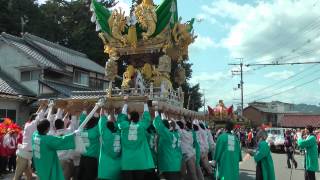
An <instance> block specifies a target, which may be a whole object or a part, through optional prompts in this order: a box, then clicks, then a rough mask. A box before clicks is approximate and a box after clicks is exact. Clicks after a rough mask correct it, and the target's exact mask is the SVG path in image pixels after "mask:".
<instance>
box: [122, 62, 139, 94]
mask: <svg viewBox="0 0 320 180" xmlns="http://www.w3.org/2000/svg"><path fill="white" fill-rule="evenodd" d="M135 71H136V70H135V68H134V67H133V66H132V65H129V66H128V67H127V69H126V71H125V72H124V73H123V80H122V85H121V87H122V88H124V89H128V88H132V87H133V86H134V82H133V79H134V76H135Z"/></svg>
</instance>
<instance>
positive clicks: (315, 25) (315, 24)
mask: <svg viewBox="0 0 320 180" xmlns="http://www.w3.org/2000/svg"><path fill="white" fill-rule="evenodd" d="M319 27H320V17H318V18H317V19H316V20H315V21H313V22H312V23H311V24H308V23H307V24H306V25H305V26H304V28H302V29H301V30H300V31H297V32H295V34H297V33H299V34H300V35H301V36H302V35H307V34H310V33H311V32H312V31H314V30H317V31H318V28H319ZM284 31H285V30H284ZM290 36H291V38H290ZM279 37H281V34H278V35H277V36H276V37H274V38H273V39H278V38H279ZM281 39H283V40H282V41H279V42H278V43H276V45H274V46H271V47H269V48H268V49H267V50H266V49H265V50H264V51H262V53H261V52H260V53H255V54H256V55H255V56H251V57H249V58H248V59H256V58H257V57H258V54H260V55H264V54H267V53H268V52H270V51H272V49H276V48H277V47H283V46H284V45H285V44H286V43H287V42H288V41H287V39H296V38H294V37H293V35H286V36H285V38H284V37H283V36H282V38H281ZM280 49H281V48H277V50H276V52H277V51H279V50H280Z"/></svg>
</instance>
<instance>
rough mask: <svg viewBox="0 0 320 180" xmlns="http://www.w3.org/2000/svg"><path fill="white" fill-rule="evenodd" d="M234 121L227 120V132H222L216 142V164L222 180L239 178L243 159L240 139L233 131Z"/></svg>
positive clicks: (218, 174)
mask: <svg viewBox="0 0 320 180" xmlns="http://www.w3.org/2000/svg"><path fill="white" fill-rule="evenodd" d="M233 126H234V125H233V123H232V122H231V121H227V123H226V132H225V133H222V134H221V135H220V136H219V138H218V140H217V144H216V149H215V153H214V157H213V160H214V164H215V166H216V168H217V173H216V174H217V176H218V177H219V178H220V180H238V179H239V162H240V161H241V160H242V155H241V150H240V143H239V139H238V138H237V137H236V136H235V135H233V134H232V133H231V130H232V129H233Z"/></svg>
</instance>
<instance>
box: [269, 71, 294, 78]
mask: <svg viewBox="0 0 320 180" xmlns="http://www.w3.org/2000/svg"><path fill="white" fill-rule="evenodd" d="M294 74H295V73H294V72H293V71H288V70H284V71H278V72H270V73H267V74H265V75H264V77H266V78H272V79H275V80H281V79H287V78H289V77H290V76H292V75H294Z"/></svg>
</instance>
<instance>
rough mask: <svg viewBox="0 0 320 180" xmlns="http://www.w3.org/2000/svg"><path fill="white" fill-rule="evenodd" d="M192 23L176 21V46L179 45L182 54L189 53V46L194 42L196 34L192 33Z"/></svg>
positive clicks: (173, 31)
mask: <svg viewBox="0 0 320 180" xmlns="http://www.w3.org/2000/svg"><path fill="white" fill-rule="evenodd" d="M189 30H190V25H189V24H187V23H184V24H181V23H180V22H179V23H176V24H175V26H174V28H173V30H172V37H173V40H174V43H175V46H176V47H178V49H179V51H180V55H181V56H185V55H188V46H189V45H190V44H191V43H193V42H194V40H195V38H196V36H194V34H193V32H192V33H190V32H189Z"/></svg>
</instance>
